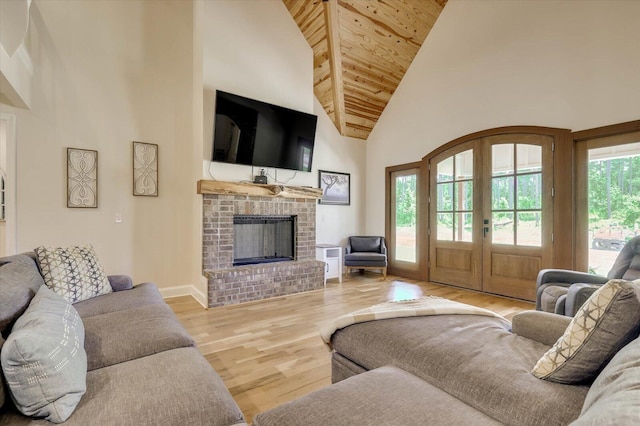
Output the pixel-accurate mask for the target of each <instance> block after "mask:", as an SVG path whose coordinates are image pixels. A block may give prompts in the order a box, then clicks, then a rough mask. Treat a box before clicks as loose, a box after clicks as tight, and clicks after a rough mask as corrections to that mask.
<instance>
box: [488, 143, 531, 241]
mask: <svg viewBox="0 0 640 426" xmlns="http://www.w3.org/2000/svg"><path fill="white" fill-rule="evenodd" d="M491 165H492V166H491V219H492V226H493V232H492V243H493V244H509V245H518V246H534V247H540V246H541V245H542V227H541V222H540V218H541V215H542V147H541V146H538V145H528V144H518V143H513V144H495V145H493V146H492V155H491ZM514 165H515V167H514Z"/></svg>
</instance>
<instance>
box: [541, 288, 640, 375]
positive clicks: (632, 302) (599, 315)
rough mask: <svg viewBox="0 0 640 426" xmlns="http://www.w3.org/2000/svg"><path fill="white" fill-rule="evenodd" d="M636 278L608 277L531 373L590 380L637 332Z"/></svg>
mask: <svg viewBox="0 0 640 426" xmlns="http://www.w3.org/2000/svg"><path fill="white" fill-rule="evenodd" d="M639 295H640V281H634V282H630V281H624V280H611V281H609V282H608V283H606V284H604V285H603V286H602V287H600V288H599V289H598V290H597V291H596V292H595V293H593V294H592V295H591V297H590V298H589V299H588V300H587V301H586V302H585V303H584V305H582V307H581V308H580V309H579V310H578V312H577V313H576V315H575V317H574V318H573V319H572V320H571V322H570V323H569V326H568V327H567V329H566V330H565V332H564V335H562V337H560V338H559V339H558V341H557V342H556V343H555V344H554V345H553V346H552V347H551V349H549V350H548V351H547V352H546V353H545V354H544V355H543V356H542V358H540V360H538V363H537V364H536V365H535V367H533V370H532V371H531V373H532V374H533V375H534V376H536V377H538V378H540V379H545V380H549V381H552V382H558V383H567V384H574V383H581V382H586V381H590V380H593V379H594V378H595V377H596V376H597V374H598V373H599V372H600V370H602V369H603V368H604V366H605V365H606V364H607V363H608V362H609V360H611V358H612V357H613V356H614V355H615V354H616V352H618V350H620V349H621V348H622V347H624V346H625V345H626V344H627V343H629V342H630V341H631V340H633V339H635V338H636V337H638V333H639V332H640V300H639V299H638V297H639Z"/></svg>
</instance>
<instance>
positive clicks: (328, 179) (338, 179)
mask: <svg viewBox="0 0 640 426" xmlns="http://www.w3.org/2000/svg"><path fill="white" fill-rule="evenodd" d="M318 174H319V175H318V180H319V182H318V186H319V187H320V189H322V198H321V199H320V200H318V202H319V203H320V204H334V205H339V206H348V205H350V204H351V175H350V174H349V173H340V172H329V171H326V170H319V171H318Z"/></svg>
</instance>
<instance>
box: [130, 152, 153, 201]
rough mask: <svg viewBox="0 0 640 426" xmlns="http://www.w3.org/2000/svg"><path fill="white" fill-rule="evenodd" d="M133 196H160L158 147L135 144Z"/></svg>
mask: <svg viewBox="0 0 640 426" xmlns="http://www.w3.org/2000/svg"><path fill="white" fill-rule="evenodd" d="M133 195H142V196H147V197H157V196H158V145H156V144H154V143H144V142H134V143H133Z"/></svg>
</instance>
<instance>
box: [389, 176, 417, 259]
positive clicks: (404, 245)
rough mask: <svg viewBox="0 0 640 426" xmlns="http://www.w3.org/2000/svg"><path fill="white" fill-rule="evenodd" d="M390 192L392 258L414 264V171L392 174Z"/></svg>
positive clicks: (415, 209)
mask: <svg viewBox="0 0 640 426" xmlns="http://www.w3.org/2000/svg"><path fill="white" fill-rule="evenodd" d="M391 179H392V186H393V188H392V191H393V194H394V195H395V211H394V215H393V216H394V219H395V220H394V221H393V227H394V228H393V230H392V232H393V233H394V235H395V238H394V247H393V256H394V260H397V261H400V262H409V263H416V262H417V255H416V247H417V246H416V237H417V232H416V216H417V192H416V190H417V182H418V175H417V173H416V171H415V170H412V171H404V170H403V171H400V172H393V173H392V174H391Z"/></svg>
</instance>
